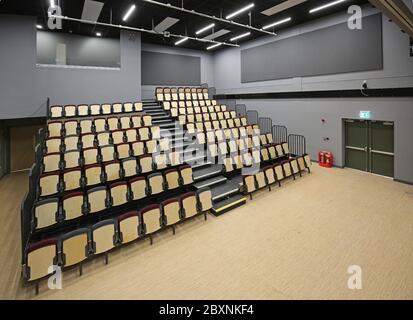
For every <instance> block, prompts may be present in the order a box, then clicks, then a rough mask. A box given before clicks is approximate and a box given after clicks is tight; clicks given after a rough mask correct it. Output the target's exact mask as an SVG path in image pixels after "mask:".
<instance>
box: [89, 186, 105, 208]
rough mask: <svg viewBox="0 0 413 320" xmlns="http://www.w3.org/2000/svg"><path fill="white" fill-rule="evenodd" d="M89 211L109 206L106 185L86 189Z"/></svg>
mask: <svg viewBox="0 0 413 320" xmlns="http://www.w3.org/2000/svg"><path fill="white" fill-rule="evenodd" d="M87 206H88V211H89V213H96V212H99V211H103V210H105V209H107V208H109V207H110V199H109V195H108V192H107V190H106V187H97V188H93V189H90V190H88V191H87Z"/></svg>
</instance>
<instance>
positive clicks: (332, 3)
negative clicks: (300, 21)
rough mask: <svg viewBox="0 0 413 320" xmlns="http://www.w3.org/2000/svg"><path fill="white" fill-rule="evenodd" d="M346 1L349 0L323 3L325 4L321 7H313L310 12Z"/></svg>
mask: <svg viewBox="0 0 413 320" xmlns="http://www.w3.org/2000/svg"><path fill="white" fill-rule="evenodd" d="M344 1H347V0H337V1H333V2H330V3H327V4H325V5H323V6H320V7H317V8H314V9H311V10H310V11H309V12H310V13H314V12H317V11H320V10H323V9H326V8H329V7H332V6H335V5H336V4H339V3H342V2H344Z"/></svg>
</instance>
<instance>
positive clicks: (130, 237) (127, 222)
mask: <svg viewBox="0 0 413 320" xmlns="http://www.w3.org/2000/svg"><path fill="white" fill-rule="evenodd" d="M118 223H119V241H120V242H121V243H122V244H125V243H129V242H132V241H135V240H136V239H138V238H139V226H140V224H139V217H138V212H137V211H131V212H127V213H125V214H123V215H121V216H119V218H118Z"/></svg>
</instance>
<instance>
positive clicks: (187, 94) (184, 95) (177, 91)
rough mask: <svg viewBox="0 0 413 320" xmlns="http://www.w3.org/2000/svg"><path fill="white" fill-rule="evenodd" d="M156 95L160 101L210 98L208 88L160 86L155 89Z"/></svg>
mask: <svg viewBox="0 0 413 320" xmlns="http://www.w3.org/2000/svg"><path fill="white" fill-rule="evenodd" d="M155 95H156V99H157V100H158V101H178V100H209V93H208V88H196V87H192V88H189V87H186V88H184V87H180V88H168V87H165V88H162V87H158V88H156V90H155Z"/></svg>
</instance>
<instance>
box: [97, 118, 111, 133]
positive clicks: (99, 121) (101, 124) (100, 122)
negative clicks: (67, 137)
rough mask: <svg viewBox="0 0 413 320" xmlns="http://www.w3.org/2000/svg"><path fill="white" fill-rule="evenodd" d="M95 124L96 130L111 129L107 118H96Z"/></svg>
mask: <svg viewBox="0 0 413 320" xmlns="http://www.w3.org/2000/svg"><path fill="white" fill-rule="evenodd" d="M93 125H94V128H95V130H94V131H95V132H104V131H107V130H109V126H108V124H107V122H106V119H105V118H96V119H95V120H94V121H93Z"/></svg>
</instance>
